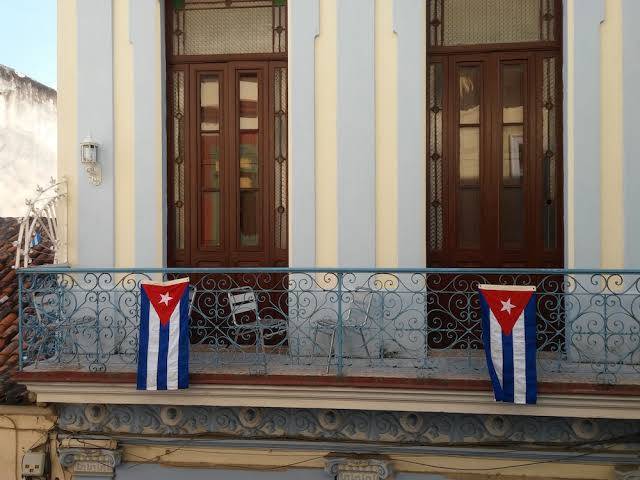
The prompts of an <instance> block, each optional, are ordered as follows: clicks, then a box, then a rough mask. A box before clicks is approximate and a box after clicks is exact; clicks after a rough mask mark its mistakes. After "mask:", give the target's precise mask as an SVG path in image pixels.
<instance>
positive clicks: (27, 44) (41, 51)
mask: <svg viewBox="0 0 640 480" xmlns="http://www.w3.org/2000/svg"><path fill="white" fill-rule="evenodd" d="M0 23H1V24H2V28H0V64H3V65H6V66H7V67H10V68H13V69H15V70H17V71H18V72H20V73H23V74H25V75H27V76H29V77H31V78H33V79H34V80H37V81H38V82H40V83H44V84H45V85H48V86H49V87H52V88H56V61H57V53H56V27H57V25H56V0H0Z"/></svg>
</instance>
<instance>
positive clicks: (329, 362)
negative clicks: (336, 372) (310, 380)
mask: <svg viewBox="0 0 640 480" xmlns="http://www.w3.org/2000/svg"><path fill="white" fill-rule="evenodd" d="M335 339H336V330H335V328H334V329H333V330H332V331H331V343H330V344H329V355H328V357H327V373H329V368H330V367H331V358H333V343H334V341H335Z"/></svg>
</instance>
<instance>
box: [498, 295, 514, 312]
mask: <svg viewBox="0 0 640 480" xmlns="http://www.w3.org/2000/svg"><path fill="white" fill-rule="evenodd" d="M500 303H501V304H502V308H501V309H500V311H501V312H507V313H508V314H509V315H511V310H512V309H514V308H515V307H516V306H515V305H514V304H513V303H511V298H507V301H506V302H503V301H502V300H500Z"/></svg>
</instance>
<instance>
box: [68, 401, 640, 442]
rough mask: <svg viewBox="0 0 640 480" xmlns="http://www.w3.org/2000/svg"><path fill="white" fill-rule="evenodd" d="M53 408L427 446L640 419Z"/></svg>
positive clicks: (255, 435) (591, 430) (185, 426)
mask: <svg viewBox="0 0 640 480" xmlns="http://www.w3.org/2000/svg"><path fill="white" fill-rule="evenodd" d="M58 413H59V419H58V426H59V427H60V428H61V429H62V430H64V431H68V432H73V433H77V434H89V433H91V434H96V433H100V434H103V435H117V434H144V435H195V434H202V435H204V434H208V435H224V436H225V438H234V437H235V438H240V439H242V438H244V439H298V440H323V441H359V442H363V441H366V442H377V443H394V444H401V445H402V444H404V445H415V444H419V445H431V446H437V445H446V444H451V443H465V442H473V443H476V444H477V443H481V442H512V443H514V445H515V444H520V443H523V442H524V443H540V442H544V443H557V444H560V445H566V444H569V443H573V442H594V443H596V442H602V441H605V440H608V439H612V438H618V437H620V436H623V435H630V434H632V433H637V432H638V431H640V421H624V420H597V419H586V418H568V417H559V418H552V417H532V416H524V415H522V416H511V415H474V414H447V413H419V412H385V411H365V410H331V409H293V408H291V409H289V408H253V407H248V408H247V407H231V408H225V407H181V406H155V405H138V406H132V405H98V404H95V405H87V404H73V405H61V406H59V412H58ZM626 447H627V448H633V447H634V444H631V443H627V445H626Z"/></svg>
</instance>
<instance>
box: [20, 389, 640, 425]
mask: <svg viewBox="0 0 640 480" xmlns="http://www.w3.org/2000/svg"><path fill="white" fill-rule="evenodd" d="M27 388H28V389H29V391H31V392H33V393H34V394H35V395H36V398H37V401H38V402H46V403H101V404H133V405H136V404H138V405H145V404H146V405H202V406H229V407H230V406H237V407H281V408H335V409H344V410H356V409H357V410H378V411H379V410H389V411H402V412H407V411H410V412H446V413H474V414H489V415H531V416H547V417H583V418H612V419H615V418H618V419H640V396H624V397H622V396H613V395H563V394H548V395H540V396H539V397H538V405H509V404H502V403H496V402H495V401H494V400H493V396H492V394H491V393H490V392H478V391H475V392H474V391H460V390H458V391H455V390H438V391H434V390H416V389H402V388H355V387H330V386H318V387H310V386H270V385H197V386H193V387H191V388H189V389H187V390H178V391H171V392H140V391H137V390H136V389H135V385H133V384H129V383H112V384H97V383H84V384H82V385H78V384H74V383H68V382H37V383H27Z"/></svg>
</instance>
